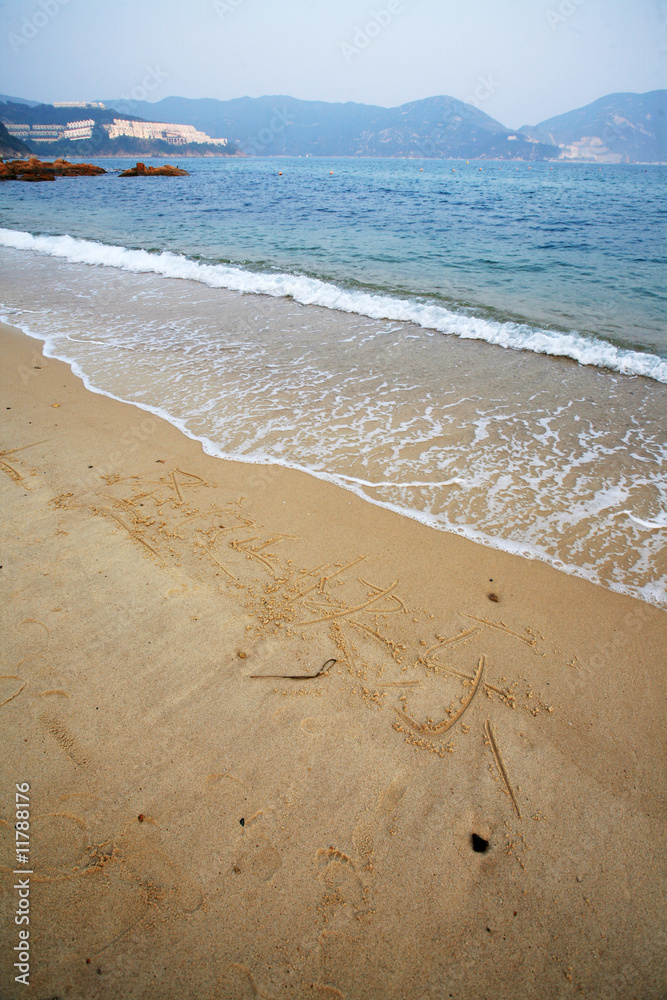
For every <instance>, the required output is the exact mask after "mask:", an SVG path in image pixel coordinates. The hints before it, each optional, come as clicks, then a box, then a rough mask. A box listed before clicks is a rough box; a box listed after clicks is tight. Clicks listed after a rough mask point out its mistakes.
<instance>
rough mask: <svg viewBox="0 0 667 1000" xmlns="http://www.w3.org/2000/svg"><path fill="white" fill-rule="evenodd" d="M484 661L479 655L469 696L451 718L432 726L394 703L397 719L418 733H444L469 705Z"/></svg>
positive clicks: (478, 681) (474, 693)
mask: <svg viewBox="0 0 667 1000" xmlns="http://www.w3.org/2000/svg"><path fill="white" fill-rule="evenodd" d="M485 663H486V658H485V657H484V656H480V658H479V663H478V665H477V671H476V673H475V677H474V681H473V686H472V690H471V692H470V697H469V698H467V699H466V700H465V701H464V702H463V704H462V705H461V707H460V708H459V710H458V712H456V714H455V715H453V716H452V717H451V719H444V720H443V721H442V722H438V723H437V725H435V726H432V725H431V724H430V723H428V722H424V723H420V722H417V721H416V719H412V718H411V717H410V716H409V715H407V714H406V713H405V712H402V711H401V709H400V708H397V707H396V706H395V705H392V708H393V709H394V712H395V713H396V715H397V716H398V717H399V719H402V720H403V722H407V724H408V725H409V726H411V727H412V728H413V729H414V731H415V732H416V733H420V734H423V735H425V736H440V735H441V734H442V733H446V732H447V730H448V729H451V728H452V726H455V725H456V723H457V722H458V721H459V719H460V718H461V716H462V715H463V713H464V712H465V711H466V710H467V709H468V708H469V707H470V704H471V702H472V700H473V698H474V697H475V695H476V694H477V691H478V689H479V685H480V681H481V680H482V674H483V673H484V666H485Z"/></svg>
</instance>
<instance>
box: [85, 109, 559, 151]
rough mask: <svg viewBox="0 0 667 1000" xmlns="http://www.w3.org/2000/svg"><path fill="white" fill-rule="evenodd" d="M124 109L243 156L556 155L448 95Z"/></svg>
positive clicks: (527, 137) (549, 149)
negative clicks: (228, 143) (390, 101)
mask: <svg viewBox="0 0 667 1000" xmlns="http://www.w3.org/2000/svg"><path fill="white" fill-rule="evenodd" d="M105 103H109V104H113V101H109V102H105ZM130 106H131V108H132V111H133V113H134V114H136V115H141V117H142V118H146V119H148V120H149V121H161V122H179V123H182V124H186V125H194V126H195V127H196V128H198V129H201V130H202V131H205V132H207V133H209V135H212V136H216V137H218V138H228V139H231V140H232V142H234V143H237V144H238V145H239V146H240V147H241V149H242V150H243V152H245V153H249V154H251V155H253V154H254V155H260V156H397V157H426V158H430V157H442V158H464V159H465V158H469V159H530V160H534V159H545V158H549V157H551V156H556V155H557V152H556V150H555V149H554V148H553V147H552V146H551V145H550V144H545V143H543V142H542V141H541V140H539V139H533V138H532V137H531V136H527V135H522V134H520V133H518V132H516V131H514V132H511V131H510V130H509V129H506V128H505V126H504V125H501V124H500V122H497V121H496V120H495V119H494V118H491V117H490V116H489V115H487V114H485V113H484V112H483V111H480V110H478V109H477V108H475V107H473V106H472V105H471V104H464V103H463V101H458V100H456V99H455V98H453V97H431V98H427V99H426V100H422V101H413V102H412V103H410V104H404V105H402V106H401V107H398V108H382V107H377V106H374V105H367V104H354V103H352V102H350V103H347V104H328V103H325V102H323V101H301V100H297V99H296V98H293V97H285V96H278V97H258V98H251V97H242V98H237V99H236V100H232V101H217V100H214V99H212V98H202V99H199V100H191V99H189V98H185V97H166V98H164V99H163V100H162V101H158V102H156V103H155V104H151V103H149V102H148V101H132V102H131V105H130Z"/></svg>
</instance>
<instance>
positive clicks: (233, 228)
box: [0, 150, 667, 606]
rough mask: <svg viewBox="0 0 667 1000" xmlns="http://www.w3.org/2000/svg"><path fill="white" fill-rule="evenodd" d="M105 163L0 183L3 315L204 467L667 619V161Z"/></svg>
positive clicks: (0, 299) (0, 315)
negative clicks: (146, 417) (435, 535)
mask: <svg viewBox="0 0 667 1000" xmlns="http://www.w3.org/2000/svg"><path fill="white" fill-rule="evenodd" d="M174 153H175V155H174V158H173V160H172V161H171V162H174V163H178V162H179V161H178V156H177V150H175V151H174ZM95 162H99V164H100V165H101V166H103V167H105V169H107V170H108V171H109V172H108V173H107V174H106V175H104V176H100V177H82V178H62V179H58V180H56V182H55V183H43V184H27V183H22V182H14V183H12V182H9V183H5V184H0V318H1V319H2V320H4V321H5V322H8V323H11V324H13V325H14V326H18V327H20V328H21V329H23V330H24V331H25V332H26V333H27V334H29V335H31V336H33V337H36V338H38V339H39V340H40V341H43V342H44V351H45V353H46V355H47V356H49V357H53V358H59V359H61V360H63V361H66V362H67V363H69V364H70V365H71V366H72V369H73V370H74V371H75V372H76V373H77V374H78V375H80V376H81V377H82V378H83V379H84V381H85V383H86V385H88V386H89V388H91V389H94V390H96V391H98V392H102V393H105V394H107V395H109V396H112V397H114V398H117V399H122V400H125V401H128V402H130V403H134V404H135V405H137V406H139V407H142V408H144V409H146V410H150V411H151V412H153V413H157V414H159V415H161V416H162V417H164V418H165V419H167V420H169V421H171V423H173V424H175V425H176V426H177V427H179V428H180V429H181V430H182V431H184V433H186V434H188V435H189V436H190V437H192V438H194V439H196V440H198V441H200V442H201V443H202V445H203V447H204V450H205V451H206V452H207V453H209V454H212V455H217V456H220V457H221V458H232V459H236V460H238V461H241V462H247V463H258V464H264V465H281V466H286V467H289V468H295V469H301V470H303V471H304V472H305V473H307V474H309V475H312V476H316V477H318V478H321V479H326V480H329V481H331V482H333V483H336V484H337V485H338V486H340V487H341V488H343V489H346V490H351V491H352V492H354V493H356V494H357V495H358V496H360V497H362V498H363V499H364V500H366V501H368V502H369V503H372V504H377V505H380V506H383V507H387V508H390V509H391V510H394V511H396V512H398V513H399V514H401V515H403V516H406V517H411V518H415V519H416V520H418V521H421V522H423V523H424V524H426V525H428V526H430V527H431V528H433V529H434V530H439V531H447V532H454V533H456V534H458V535H462V536H464V537H466V538H469V539H472V540H474V541H476V542H478V543H481V544H483V545H486V546H491V547H493V548H496V549H503V550H505V551H507V552H512V553H516V554H519V555H521V556H523V557H525V558H529V559H540V560H544V561H545V562H547V563H549V564H550V565H552V566H554V567H555V568H556V569H558V570H560V571H561V572H563V573H569V574H573V575H575V576H579V577H583V578H585V579H587V580H590V581H592V582H594V583H597V584H599V585H601V586H603V587H606V588H608V589H610V590H615V591H620V592H622V593H625V594H630V595H633V596H635V597H637V598H640V599H641V600H643V601H646V602H649V603H652V604H655V605H659V606H667V559H666V557H665V537H666V532H667V479H666V477H665V457H666V440H667V433H666V431H667V405H666V398H667V310H666V306H667V290H666V285H665V275H666V274H667V268H666V265H667V242H666V222H667V197H666V193H667V192H666V187H667V167H664V166H651V165H648V166H646V165H601V166H600V165H598V164H577V163H562V164H561V163H554V164H549V163H532V164H530V163H526V162H521V163H512V162H502V163H499V162H491V161H484V162H481V161H473V160H471V161H465V160H460V161H445V160H416V159H411V160H396V159H361V158H359V159H326V158H317V159H315V158H312V159H311V158H303V159H277V158H253V159H245V158H239V159H237V158H230V159H224V158H213V157H212V158H202V159H189V158H188V159H186V160H184V161H183V163H181V164H180V165H181V166H184V167H185V168H186V169H187V170H189V171H190V176H189V177H174V178H171V177H169V178H157V177H156V178H138V179H121V178H119V176H118V172H119V171H120V170H122V169H124V168H125V167H127V166H129V165H132V164H131V161H129V160H127V161H125V160H120V159H114V160H109V159H102V160H99V161H95ZM147 162H158V161H147Z"/></svg>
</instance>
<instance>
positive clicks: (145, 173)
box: [118, 163, 190, 177]
mask: <svg viewBox="0 0 667 1000" xmlns="http://www.w3.org/2000/svg"><path fill="white" fill-rule="evenodd" d="M118 176H119V177H189V176H190V174H189V173H188V171H187V170H182V169H181V168H180V167H172V166H171V165H170V164H168V163H165V164H164V166H162V167H147V166H146V164H145V163H137V165H136V167H131V168H130V169H129V170H124V171H123V172H122V174H119V175H118Z"/></svg>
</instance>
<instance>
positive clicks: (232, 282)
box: [0, 228, 667, 383]
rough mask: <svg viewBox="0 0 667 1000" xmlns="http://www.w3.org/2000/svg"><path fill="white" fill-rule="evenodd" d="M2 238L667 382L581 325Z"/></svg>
mask: <svg viewBox="0 0 667 1000" xmlns="http://www.w3.org/2000/svg"><path fill="white" fill-rule="evenodd" d="M0 246H5V247H11V248H13V249H15V250H31V251H34V252H37V253H41V254H47V255H49V256H52V257H59V258H62V259H64V260H66V261H68V262H69V263H73V264H89V265H93V266H104V267H115V268H120V269H121V270H125V271H132V272H135V273H151V274H161V275H163V276H164V277H167V278H180V279H185V280H189V281H198V282H201V283H203V284H205V285H208V286H209V287H211V288H226V289H229V290H231V291H236V292H241V293H254V294H259V295H271V296H274V297H275V298H291V299H294V301H296V302H299V303H301V304H302V305H316V306H322V307H324V308H326V309H335V310H338V311H340V312H346V313H356V314H358V315H361V316H368V317H369V318H371V319H378V320H395V321H398V322H404V323H413V324H415V325H416V326H421V327H423V328H424V329H426V330H435V331H438V332H439V333H447V334H452V335H454V336H457V337H461V338H462V339H464V340H485V341H487V342H488V343H490V344H496V345H497V346H499V347H504V348H512V349H513V350H518V351H532V352H534V353H535V354H550V355H556V356H560V357H566V358H572V359H573V360H574V361H578V362H579V363H580V364H582V365H595V366H597V367H600V368H609V369H611V370H613V371H617V372H621V373H622V374H624V375H641V376H644V377H645V378H651V379H655V380H656V381H658V382H666V383H667V360H665V359H664V358H660V357H658V356H657V355H654V354H648V353H644V352H642V351H629V350H625V349H623V348H619V347H615V346H614V344H611V343H610V342H609V341H607V340H597V339H594V338H593V337H585V336H582V335H581V334H580V333H577V332H576V331H571V332H569V333H566V332H559V331H557V330H544V329H539V328H533V327H530V326H528V325H527V324H522V323H510V322H507V323H500V322H497V321H494V320H488V319H483V318H482V317H475V316H465V315H463V314H461V313H455V312H452V311H451V310H449V309H446V308H444V307H443V306H439V305H435V304H432V303H428V302H419V301H417V300H414V299H399V298H393V297H392V296H389V295H375V294H370V293H368V292H360V291H348V290H346V289H343V288H339V287H338V286H336V285H334V284H331V283H329V282H325V281H320V280H319V279H318V278H308V277H306V276H305V275H299V274H266V273H258V272H254V271H246V270H243V269H242V268H238V267H230V266H227V265H224V264H202V263H199V262H197V261H194V260H189V259H188V258H187V257H183V256H182V255H180V254H174V253H169V252H162V253H148V251H146V250H128V249H127V248H126V247H122V246H108V245H106V244H103V243H95V242H92V241H90V240H81V239H75V238H74V237H72V236H33V235H32V234H31V233H25V232H20V231H16V230H12V229H1V228H0Z"/></svg>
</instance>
